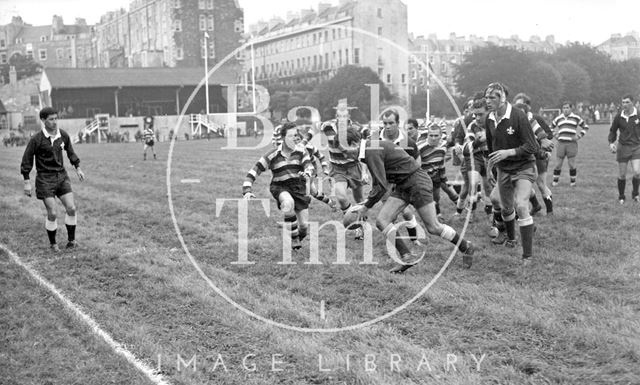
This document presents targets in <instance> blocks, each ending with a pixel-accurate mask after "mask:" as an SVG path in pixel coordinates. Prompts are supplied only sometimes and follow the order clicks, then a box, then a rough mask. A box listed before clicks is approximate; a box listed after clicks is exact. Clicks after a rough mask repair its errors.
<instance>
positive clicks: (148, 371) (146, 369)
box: [0, 243, 170, 385]
mask: <svg viewBox="0 0 640 385" xmlns="http://www.w3.org/2000/svg"><path fill="white" fill-rule="evenodd" d="M0 249H2V250H4V252H6V253H7V254H8V255H9V256H10V257H11V259H13V262H15V264H16V265H18V266H20V267H22V268H23V269H25V270H26V271H27V273H29V275H31V277H32V278H34V279H35V280H36V281H37V282H38V283H39V284H40V285H41V286H43V287H44V288H45V289H47V290H49V291H50V292H51V293H53V294H54V295H55V296H56V297H57V298H58V300H60V302H62V304H63V305H64V306H65V307H66V308H67V310H70V311H71V312H72V313H73V314H74V315H75V316H77V317H78V318H79V319H80V320H81V321H82V322H84V323H85V324H87V325H89V327H90V328H91V330H92V331H93V333H95V334H97V335H98V336H99V337H101V338H102V339H103V340H105V342H106V343H107V344H108V345H109V346H110V347H111V349H113V350H114V351H115V352H116V353H117V354H119V355H121V356H123V357H124V358H126V359H127V361H129V363H131V364H132V365H133V366H135V367H136V369H138V370H139V371H141V372H142V373H143V374H144V375H145V376H147V378H149V379H150V380H151V381H153V383H154V384H157V385H170V383H169V382H168V381H166V380H165V379H164V378H163V377H162V375H160V374H156V373H155V371H154V370H153V369H152V368H151V367H150V366H148V365H147V364H145V363H144V362H142V361H140V360H139V359H138V358H136V356H134V355H133V353H131V352H130V351H129V350H127V349H126V348H125V347H124V346H122V344H120V343H119V342H117V341H115V340H114V339H113V338H112V337H111V336H110V335H109V334H108V333H107V332H105V331H104V330H102V329H101V328H100V325H98V323H97V322H96V321H94V319H93V318H91V317H90V316H89V315H87V314H86V313H84V312H83V311H82V310H80V308H79V307H78V305H76V304H74V303H73V302H71V301H70V300H68V299H67V297H65V296H64V295H63V294H62V293H61V292H60V291H59V290H58V289H56V287H55V286H54V285H53V284H51V283H49V282H48V281H47V280H45V279H44V278H42V277H41V276H40V274H38V272H37V271H35V270H34V269H32V268H31V267H30V266H29V265H27V264H26V263H24V262H22V260H21V259H20V257H18V255H17V254H16V253H14V252H13V251H11V250H9V249H8V248H7V246H5V245H4V244H2V243H0Z"/></svg>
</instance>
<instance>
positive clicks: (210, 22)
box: [207, 15, 213, 31]
mask: <svg viewBox="0 0 640 385" xmlns="http://www.w3.org/2000/svg"><path fill="white" fill-rule="evenodd" d="M207 29H208V30H209V31H213V15H209V17H208V18H207Z"/></svg>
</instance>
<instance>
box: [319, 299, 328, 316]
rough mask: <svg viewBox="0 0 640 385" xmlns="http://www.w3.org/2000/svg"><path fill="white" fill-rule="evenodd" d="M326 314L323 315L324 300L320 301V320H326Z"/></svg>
mask: <svg viewBox="0 0 640 385" xmlns="http://www.w3.org/2000/svg"><path fill="white" fill-rule="evenodd" d="M326 318H327V317H326V314H324V300H322V301H320V319H324V320H326Z"/></svg>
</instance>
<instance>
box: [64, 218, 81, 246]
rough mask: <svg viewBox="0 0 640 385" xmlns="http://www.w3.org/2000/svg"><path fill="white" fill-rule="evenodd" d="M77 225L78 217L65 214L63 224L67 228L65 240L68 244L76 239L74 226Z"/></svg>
mask: <svg viewBox="0 0 640 385" xmlns="http://www.w3.org/2000/svg"><path fill="white" fill-rule="evenodd" d="M77 223H78V217H76V216H75V215H73V216H71V215H69V214H67V215H66V216H65V217H64V224H65V226H66V227H67V239H68V240H69V242H73V241H75V239H76V224H77Z"/></svg>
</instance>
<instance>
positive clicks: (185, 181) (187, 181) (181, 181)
mask: <svg viewBox="0 0 640 385" xmlns="http://www.w3.org/2000/svg"><path fill="white" fill-rule="evenodd" d="M180 183H200V179H182V180H180Z"/></svg>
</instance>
